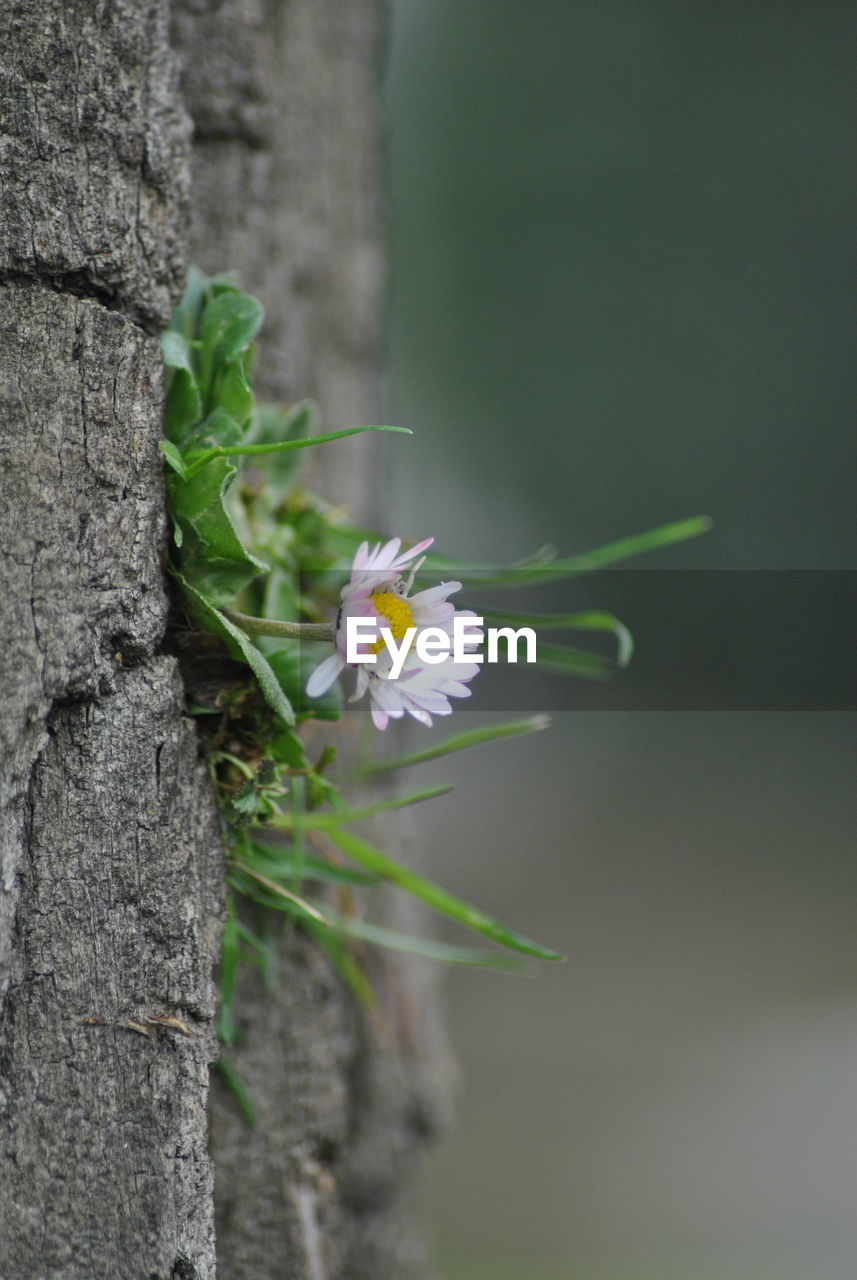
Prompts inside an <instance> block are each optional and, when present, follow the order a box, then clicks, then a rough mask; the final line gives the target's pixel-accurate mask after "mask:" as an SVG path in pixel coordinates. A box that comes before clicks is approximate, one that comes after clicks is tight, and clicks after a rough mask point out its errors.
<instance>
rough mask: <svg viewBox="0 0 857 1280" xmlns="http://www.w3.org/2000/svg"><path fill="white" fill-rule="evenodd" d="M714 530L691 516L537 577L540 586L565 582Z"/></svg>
mask: <svg viewBox="0 0 857 1280" xmlns="http://www.w3.org/2000/svg"><path fill="white" fill-rule="evenodd" d="M711 527H712V521H711V520H710V519H709V518H708V517H707V516H692V517H691V518H690V519H687V520H676V521H674V522H673V523H672V524H664V525H661V526H660V527H659V528H657V529H648V530H647V531H646V532H645V533H637V534H633V535H632V536H631V537H629V538H619V539H618V541H616V542H608V543H607V544H606V546H603V547H597V548H596V549H595V550H594V551H584V552H583V553H582V554H581V555H577V556H567V557H565V559H562V560H554V561H553V562H552V563H551V564H549V565H548V566H547V568H546V570H539V571H538V572H537V574H536V576H537V578H538V581H540V582H551V581H553V580H554V579H555V578H563V577H566V576H567V575H569V574H574V573H592V572H593V571H594V570H595V569H603V568H604V567H605V566H606V565H608V564H616V563H618V562H619V561H620V560H629V559H631V557H632V556H639V555H643V554H644V553H645V552H648V551H659V550H661V549H662V548H663V547H671V546H674V545H675V544H676V543H677V542H687V541H688V539H690V538H698V537H699V536H700V534H703V533H707V532H708V531H709V529H710V528H711Z"/></svg>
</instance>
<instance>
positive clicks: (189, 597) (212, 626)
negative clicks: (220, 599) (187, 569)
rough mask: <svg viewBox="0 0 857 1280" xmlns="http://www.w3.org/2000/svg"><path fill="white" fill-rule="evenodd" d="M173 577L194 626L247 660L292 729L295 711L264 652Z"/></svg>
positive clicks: (272, 704)
mask: <svg viewBox="0 0 857 1280" xmlns="http://www.w3.org/2000/svg"><path fill="white" fill-rule="evenodd" d="M175 577H176V580H177V581H178V582H179V583H180V585H181V586H182V587H183V588H184V592H185V597H186V601H187V606H188V612H189V614H190V616H191V618H192V619H193V621H194V622H195V623H196V625H197V626H198V627H200V628H201V629H202V630H203V631H213V632H214V634H215V635H217V636H220V638H221V639H222V640H224V641H225V643H226V647H227V649H228V650H229V652H230V653H231V654H232V656H233V657H236V658H238V659H239V660H242V659H243V661H244V662H246V663H247V665H248V666H249V667H250V669H251V670H252V672H253V674H254V675H255V677H256V679H257V680H258V682H259V688H260V689H261V690H262V693H263V694H264V696H265V699H266V700H267V702H268V704H269V705H270V707H271V708H272V709H273V711H274V712H275V713H276V715H277V717H278V718H279V720H280V721H281V722H282V723H283V724H284V725H285V726H286V728H291V726H292V725H293V724H294V723H295V713H294V710H293V709H292V705H291V703H290V702H289V700H288V698H287V697H286V695H285V694H284V693H283V690H282V688H281V687H280V682H279V681H278V680H277V677H276V676H275V675H274V673H273V671H272V670H271V668H270V666H269V665H268V662H267V660H266V659H265V657H264V655H263V654H261V653H260V652H259V650H258V649H257V648H256V646H255V645H254V644H253V642H252V640H251V639H250V637H249V636H247V635H245V634H244V632H243V631H241V630H240V629H239V628H238V627H236V626H235V624H234V623H232V622H230V621H229V619H228V618H226V617H224V615H223V614H222V613H221V612H220V610H219V609H218V608H217V606H216V605H214V604H212V602H211V601H210V600H207V599H206V598H205V596H204V595H203V594H202V592H200V591H198V590H197V589H196V588H195V587H193V586H191V584H190V583H189V582H188V581H187V579H186V578H184V577H183V576H182V575H181V574H180V573H177V574H176V575H175Z"/></svg>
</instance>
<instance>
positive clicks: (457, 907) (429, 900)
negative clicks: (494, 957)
mask: <svg viewBox="0 0 857 1280" xmlns="http://www.w3.org/2000/svg"><path fill="white" fill-rule="evenodd" d="M327 834H328V835H329V837H330V839H331V840H333V842H334V844H336V845H338V847H339V848H340V849H341V850H342V852H343V853H345V854H347V855H348V857H349V858H351V859H352V861H353V862H356V863H357V865H358V866H361V867H364V868H365V869H366V870H367V871H370V872H372V873H373V875H377V876H380V877H381V878H382V879H383V880H386V881H388V883H390V884H393V885H396V886H397V888H399V889H404V890H405V891H406V892H407V893H410V894H411V895H412V896H413V897H414V898H418V899H419V900H420V902H424V903H425V904H426V906H429V907H431V908H432V909H433V910H434V911H438V912H440V914H441V915H445V916H448V917H449V919H450V920H455V921H457V923H458V924H462V925H464V926H465V927H466V928H468V929H473V930H475V932H476V933H481V934H482V935H483V936H484V937H486V938H490V939H491V940H492V942H497V943H499V944H500V945H501V946H503V947H509V948H510V949H511V950H512V951H520V952H521V953H522V954H524V955H528V956H536V958H537V959H539V960H562V959H563V957H562V956H561V955H560V954H559V952H558V951H552V950H550V949H549V948H548V947H541V946H539V944H538V943H536V942H531V941H530V939H529V938H525V937H523V936H522V935H521V934H519V933H514V932H513V931H512V930H511V929H507V928H506V927H505V925H502V924H500V923H499V921H497V920H494V919H493V918H492V917H491V916H489V915H486V913H485V912H484V911H480V910H479V908H478V907H472V906H470V905H469V904H468V903H466V902H462V901H461V900H460V899H459V898H455V897H453V895H452V894H451V893H447V891H446V890H445V889H441V888H440V886H439V885H436V884H433V883H432V881H431V880H426V879H424V878H423V877H422V876H418V875H417V874H416V872H414V871H411V870H410V869H409V868H408V867H402V866H400V865H399V864H398V863H397V862H394V861H393V860H392V858H388V857H387V855H386V854H385V853H382V852H381V850H380V849H376V848H375V847H374V845H371V844H369V843H368V841H366V840H363V839H361V837H359V836H356V835H354V834H353V832H350V831H345V830H343V829H342V827H330V828H328V830H327Z"/></svg>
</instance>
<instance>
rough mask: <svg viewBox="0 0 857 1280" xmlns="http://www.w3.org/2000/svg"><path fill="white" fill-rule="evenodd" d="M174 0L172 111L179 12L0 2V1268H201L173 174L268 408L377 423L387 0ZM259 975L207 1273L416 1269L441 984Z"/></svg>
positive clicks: (203, 1231)
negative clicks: (249, 323) (170, 388)
mask: <svg viewBox="0 0 857 1280" xmlns="http://www.w3.org/2000/svg"><path fill="white" fill-rule="evenodd" d="M175 8H176V9H177V11H176V12H174V13H173V15H172V18H173V30H172V38H173V41H174V43H175V46H176V47H177V49H178V52H179V61H180V64H181V65H183V67H184V82H183V88H182V90H181V91H180V90H179V79H178V66H179V63H176V62H174V57H173V54H172V52H171V50H170V46H169V42H168V28H169V21H170V16H171V15H170V13H169V6H168V4H167V0H76V2H74V3H69V0H14V3H10V4H7V5H5V6H0V40H2V48H3V51H4V56H3V71H2V77H3V78H2V99H3V102H2V106H3V111H2V118H0V148H2V151H0V167H2V174H3V181H4V188H3V204H2V209H0V397H2V405H0V445H2V460H0V461H1V462H2V465H0V556H2V566H3V569H2V573H3V595H2V600H1V601H0V615H2V623H1V624H0V625H2V637H3V645H2V648H0V667H2V670H0V688H2V689H3V697H4V714H3V717H2V719H0V752H2V757H1V759H2V764H0V786H2V792H0V804H2V828H0V842H2V843H0V854H2V862H0V890H2V897H0V999H2V1024H1V1025H0V1160H1V1161H2V1170H0V1224H2V1226H0V1277H2V1280H35V1278H36V1277H39V1278H41V1277H44V1278H45V1280H83V1277H86V1280H102V1278H104V1280H107V1277H110V1280H116V1278H117V1277H118V1278H122V1277H129V1278H131V1277H134V1278H137V1277H144V1278H145V1280H190V1278H197V1280H203V1278H208V1277H213V1275H214V1272H215V1263H214V1238H213V1225H214V1206H213V1202H212V1169H211V1163H210V1159H209V1154H208V1142H209V1134H208V1129H207V1122H206V1110H205V1108H206V1098H207V1088H208V1072H207V1067H208V1064H209V1062H210V1061H211V1059H212V1057H213V1055H214V1053H215V1046H214V1044H213V1039H212V1035H211V1031H210V1023H211V1018H212V1015H213V1003H214V992H213V986H212V980H211V975H212V971H213V967H214V964H215V962H216V952H217V942H218V935H219V926H220V916H221V910H222V901H221V899H222V863H221V858H222V854H221V849H220V846H219V840H218V827H217V817H216V813H215V811H214V808H213V804H212V800H211V793H210V788H209V785H208V781H207V776H206V772H205V768H204V764H203V762H202V761H201V760H200V757H199V752H198V747H197V739H196V734H195V730H194V727H193V724H192V723H191V722H190V721H189V720H187V718H185V717H184V716H183V714H182V705H183V704H182V691H181V688H180V684H179V680H178V676H177V672H176V668H175V665H174V663H173V660H172V659H170V658H168V657H165V656H163V655H162V654H161V653H159V647H160V644H161V639H162V635H163V629H164V626H165V621H166V604H165V597H164V588H163V575H162V552H163V547H164V536H165V520H164V508H163V484H162V468H161V463H160V458H159V455H158V453H157V439H158V436H159V434H160V394H161V392H160V353H159V349H158V344H157V340H156V337H155V336H154V335H155V334H156V332H157V330H158V329H159V328H160V327H161V326H162V324H163V323H164V320H165V318H166V315H167V312H168V308H169V304H170V302H171V301H172V300H174V298H175V296H176V293H177V290H178V288H179V287H180V284H181V280H182V278H183V275H184V270H185V268H186V265H187V253H186V249H185V209H186V201H187V193H188V189H189V177H190V175H191V174H192V179H193V207H194V225H193V232H192V257H193V259H194V260H196V261H197V262H198V263H199V265H200V266H202V267H203V268H206V269H208V270H215V271H220V270H223V269H229V268H231V269H236V270H238V272H239V273H240V276H241V281H242V284H243V285H244V286H245V287H246V288H247V289H249V290H250V291H252V292H257V293H259V294H260V295H261V296H262V297H263V299H264V301H265V303H266V307H267V316H268V318H267V324H266V328H265V331H264V335H263V338H262V341H261V344H260V347H261V349H260V353H259V361H258V369H259V379H258V384H259V385H258V389H259V391H260V393H261V394H262V395H263V396H264V397H270V398H277V399H281V400H283V401H286V402H289V401H291V400H293V399H295V398H298V397H300V396H304V395H308V394H309V395H313V396H315V398H316V399H318V400H319V402H320V403H321V406H322V409H323V411H324V415H325V419H326V422H327V424H328V426H329V427H330V428H334V427H341V426H346V425H353V424H357V423H361V422H367V421H371V420H372V419H373V418H374V417H375V412H376V407H377V405H376V378H375V372H376V371H375V366H374V362H375V356H376V350H377V336H378V300H379V292H380V288H381V277H382V271H381V261H382V255H381V251H380V248H379V222H380V220H379V211H378V170H379V163H378V152H377V120H376V104H377V94H378V83H377V75H378V66H379V57H380V55H379V44H380V25H381V24H380V15H379V12H378V6H377V4H376V0H349V2H348V3H347V4H342V3H340V2H339V0H222V2H221V0H181V3H180V4H178V5H176V6H175ZM182 94H183V95H184V97H182ZM183 103H186V105H187V108H188V109H189V113H190V115H191V116H192V118H193V125H194V128H195V136H194V143H193V150H192V153H191V142H190V136H191V134H190V124H189V121H188V117H187V116H186V115H185V107H184V105H183ZM378 449H379V444H378V442H377V441H373V440H371V439H370V438H364V439H361V440H357V441H353V442H352V441H346V442H344V443H343V444H342V445H341V446H338V447H337V449H336V450H331V451H329V452H328V453H326V454H325V455H324V456H323V457H321V456H319V457H317V458H313V459H312V462H311V466H310V474H311V476H312V480H313V482H314V483H317V484H319V485H322V484H323V485H324V491H325V493H326V494H327V495H329V496H330V497H331V498H332V499H333V500H335V501H346V502H350V503H351V504H352V508H353V510H354V513H355V515H356V516H357V517H358V518H366V517H367V515H371V507H370V495H371V492H372V484H371V478H372V475H373V473H374V471H375V470H376V468H377V466H378V456H379V455H378ZM346 733H347V731H346ZM395 839H396V841H397V842H398V843H399V845H401V829H399V830H398V831H397V834H396V836H395ZM387 843H388V847H389V846H390V843H391V842H390V841H388V842H387ZM280 970H281V975H280V976H281V983H280V991H279V993H278V995H277V997H276V998H272V997H271V996H270V995H269V994H267V993H264V992H263V991H262V990H261V989H260V986H259V984H258V982H257V981H256V976H255V972H254V971H252V970H250V971H248V972H247V973H246V974H245V975H244V977H243V979H242V985H241V987H240V989H239V991H238V993H237V995H238V1007H239V1010H240V1014H241V1018H242V1025H243V1030H244V1040H243V1042H242V1045H241V1046H240V1048H239V1050H238V1052H237V1056H236V1062H235V1065H236V1067H237V1069H238V1070H239V1072H240V1073H241V1074H242V1075H243V1077H244V1079H245V1082H246V1085H247V1087H248V1089H249V1090H250V1092H251V1094H252V1095H253V1098H254V1101H255V1104H256V1107H257V1109H258V1112H259V1125H258V1127H257V1128H256V1129H255V1130H252V1131H251V1130H249V1129H248V1128H247V1127H246V1126H245V1125H244V1122H243V1121H242V1120H241V1117H240V1116H239V1114H238V1112H237V1110H236V1108H235V1106H234V1104H233V1101H232V1099H231V1097H230V1095H228V1094H227V1093H226V1092H225V1091H224V1090H223V1089H222V1088H221V1087H218V1088H216V1089H215V1090H214V1095H215V1096H214V1105H213V1115H212V1132H211V1148H212V1152H213V1155H214V1158H215V1161H216V1165H217V1178H216V1182H217V1186H216V1194H215V1199H216V1213H217V1233H218V1260H219V1263H220V1268H219V1272H220V1275H221V1276H222V1277H224V1278H225V1280H250V1277H252V1278H253V1280H266V1278H270V1280H273V1278H274V1277H277V1280H283V1278H285V1277H288V1280H335V1278H336V1280H369V1277H371V1280H423V1278H424V1277H425V1274H426V1272H425V1265H424V1261H423V1256H422V1251H421V1248H420V1245H419V1241H418V1237H417V1235H416V1234H415V1233H414V1231H413V1228H412V1224H411V1221H410V1215H409V1206H408V1192H409V1186H410V1177H411V1173H412V1170H413V1166H414V1164H415V1162H417V1161H418V1158H419V1155H420V1152H421V1150H422V1147H423V1145H424V1142H425V1138H426V1135H427V1134H428V1133H429V1132H430V1131H431V1130H432V1129H433V1127H434V1126H435V1124H436V1122H437V1119H438V1116H439V1113H440V1110H441V1109H442V1108H441V1102H440V1098H441V1093H442V1090H440V1089H439V1087H438V1075H437V1069H438V1063H439V1062H440V1061H441V1060H442V1059H441V1057H439V1056H438V1055H437V1054H436V1053H435V1054H434V1056H431V1055H429V1054H428V1053H427V1045H428V1044H429V1043H430V1042H431V1043H432V1045H433V1050H436V1049H437V1047H438V1045H439V1044H440V1041H439V1040H438V1038H437V1036H436V1023H435V1022H434V1018H433V1014H432V1012H431V1010H432V1003H433V993H432V990H431V987H430V983H428V982H427V981H426V978H425V975H424V973H423V971H422V970H420V969H418V968H415V967H413V966H405V965H403V964H400V963H392V964H389V965H388V964H386V963H384V962H381V961H377V962H376V968H375V970H374V972H373V978H374V981H375V984H376V987H377V989H378V992H379V995H380V1006H381V1014H380V1017H379V1019H378V1020H377V1021H376V1022H374V1023H371V1024H370V1023H369V1022H368V1021H367V1020H366V1019H365V1018H364V1017H363V1016H362V1015H361V1014H360V1013H359V1011H358V1010H357V1009H356V1008H355V1005H354V1003H353V1000H352V998H351V997H350V996H349V995H348V994H347V993H346V992H345V991H344V990H343V988H342V986H341V984H340V983H339V981H338V980H337V979H336V978H335V977H334V976H333V975H332V973H331V971H330V969H329V967H328V965H327V963H326V962H325V960H324V959H323V958H322V956H321V955H320V953H319V952H318V951H317V950H316V949H314V948H313V947H312V946H311V945H309V944H308V943H306V941H305V940H304V939H302V938H301V937H300V936H299V935H298V936H292V937H291V939H290V940H289V941H288V942H286V943H284V944H283V947H282V954H281V957H280ZM152 1017H155V1018H157V1017H167V1018H171V1019H173V1022H172V1024H169V1023H165V1022H161V1023H157V1022H156V1023H152V1022H147V1019H148V1018H152ZM184 1032H191V1033H193V1034H190V1035H188V1034H184ZM429 1032H431V1034H429ZM432 1037H434V1038H432Z"/></svg>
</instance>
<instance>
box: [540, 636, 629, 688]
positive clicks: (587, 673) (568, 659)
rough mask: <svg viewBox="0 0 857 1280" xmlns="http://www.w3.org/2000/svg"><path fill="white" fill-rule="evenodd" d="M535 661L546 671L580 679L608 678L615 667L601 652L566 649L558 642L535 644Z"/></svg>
mask: <svg viewBox="0 0 857 1280" xmlns="http://www.w3.org/2000/svg"><path fill="white" fill-rule="evenodd" d="M536 662H537V663H538V665H539V666H540V667H543V668H544V669H545V670H547V671H556V672H558V673H559V674H560V675H564V676H577V677H578V679H580V680H609V679H610V677H611V676H612V675H613V672H614V671H615V667H614V665H613V663H612V662H611V660H610V659H609V658H605V657H604V655H603V653H590V651H589V650H588V649H567V648H565V647H564V646H563V645H559V644H544V643H543V642H542V641H541V640H540V641H539V642H538V645H537V646H536Z"/></svg>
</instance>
